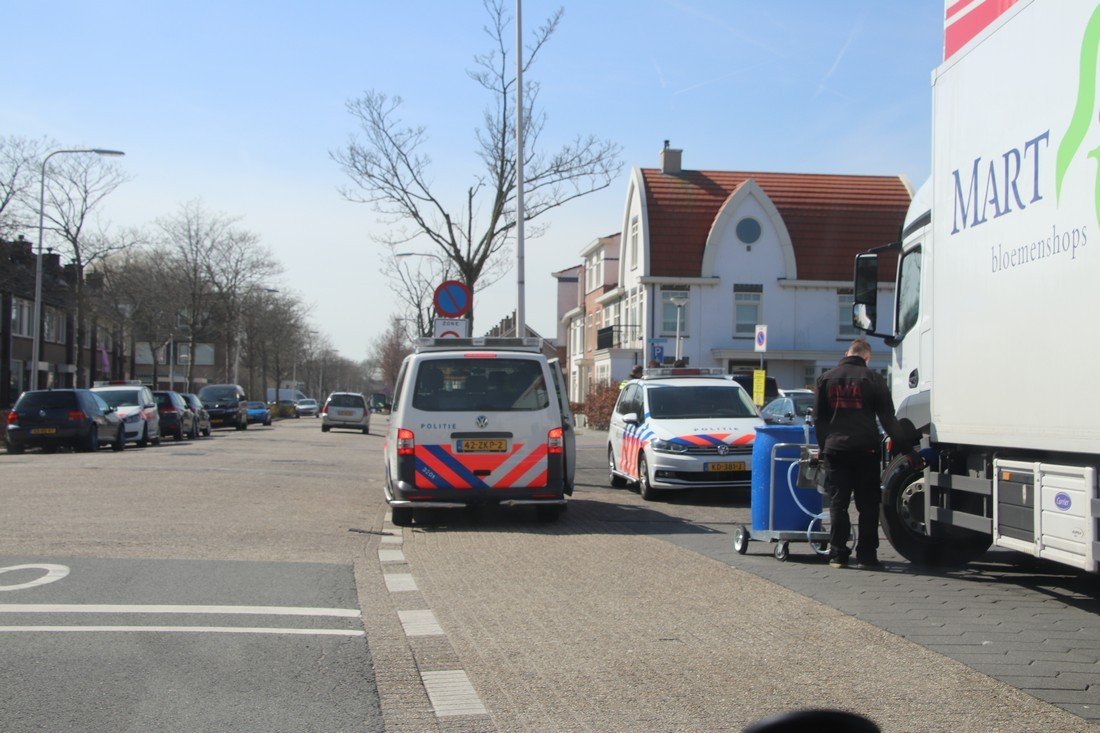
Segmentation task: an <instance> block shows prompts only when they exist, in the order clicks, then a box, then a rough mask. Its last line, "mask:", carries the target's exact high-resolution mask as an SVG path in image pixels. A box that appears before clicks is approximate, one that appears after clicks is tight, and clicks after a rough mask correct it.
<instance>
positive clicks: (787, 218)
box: [641, 168, 910, 281]
mask: <svg viewBox="0 0 1100 733" xmlns="http://www.w3.org/2000/svg"><path fill="white" fill-rule="evenodd" d="M641 172H642V177H643V179H644V181H645V189H646V206H647V208H648V212H649V242H650V252H649V263H650V272H649V274H650V275H665V276H675V277H698V276H699V275H701V274H702V271H701V270H702V264H703V248H704V246H705V245H706V241H707V235H708V234H709V233H710V229H711V226H712V225H713V224H714V220H715V218H716V217H717V216H718V212H719V210H720V209H721V208H722V205H723V204H724V203H725V202H726V200H727V199H728V198H729V197H730V195H732V194H733V193H734V192H735V191H736V190H737V188H738V187H739V186H740V185H741V184H743V183H744V182H745V181H747V180H748V179H750V178H752V179H753V180H755V181H756V183H757V185H759V186H760V188H761V189H763V190H764V193H766V194H767V195H768V197H769V198H770V199H771V200H772V203H773V204H775V207H776V209H778V211H779V215H780V216H782V217H783V221H784V223H785V224H786V225H787V231H788V232H789V234H790V236H791V243H792V244H793V245H794V254H795V261H796V263H797V267H798V279H799V280H845V281H847V280H851V279H852V268H853V259H854V258H855V255H856V254H857V253H858V252H862V251H863V250H866V249H870V248H871V247H876V246H878V245H880V244H886V243H887V242H892V241H895V240H896V239H897V238H898V235H899V232H900V230H901V225H902V222H904V221H905V211H906V209H907V208H908V207H909V200H910V196H909V191H908V190H907V189H906V187H905V184H904V183H903V182H902V180H901V178H899V177H897V176H841V175H824V174H811V173H748V172H736V171H690V170H685V171H682V172H681V173H678V174H664V173H661V171H660V170H658V169H655V168H643V169H641ZM880 259H887V258H880ZM889 259H891V262H890V263H887V262H883V263H882V265H883V267H882V269H881V270H880V272H882V273H887V272H890V271H891V270H889V269H887V268H889V267H892V258H889ZM886 278H887V279H889V275H886Z"/></svg>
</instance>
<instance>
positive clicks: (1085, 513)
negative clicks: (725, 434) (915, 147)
mask: <svg viewBox="0 0 1100 733" xmlns="http://www.w3.org/2000/svg"><path fill="white" fill-rule="evenodd" d="M945 17H946V31H945V54H944V55H945V60H944V63H943V65H942V66H940V67H939V68H938V69H937V70H936V71H935V72H934V74H933V81H932V87H933V95H932V96H933V123H932V128H933V139H932V173H931V177H930V179H929V181H928V182H927V183H926V184H925V185H924V186H923V187H922V188H921V189H920V190H919V191H918V192H917V194H916V195H915V196H914V199H913V203H912V207H911V208H910V210H909V213H908V215H907V216H906V220H905V224H904V226H903V230H902V233H901V241H899V242H895V243H892V244H887V245H884V246H883V247H879V248H877V249H875V250H872V251H870V252H867V253H864V254H861V255H859V256H858V257H857V259H856V268H855V269H856V273H855V287H854V290H855V298H854V300H855V305H854V307H853V321H854V322H855V323H856V325H857V327H859V328H861V329H862V330H864V331H867V332H868V333H869V335H871V336H880V337H884V338H885V339H886V343H887V344H888V345H889V346H891V347H892V348H893V357H892V364H891V384H892V390H893V397H894V404H895V406H896V408H897V410H898V417H899V418H902V419H906V420H909V421H910V422H911V423H912V425H913V426H914V427H915V428H916V429H918V430H919V432H920V435H921V443H920V445H919V446H918V452H916V453H911V454H909V455H903V456H900V457H898V458H897V459H895V460H894V461H893V462H892V463H890V464H889V465H888V466H887V468H886V470H885V472H884V474H883V492H884V493H883V512H882V526H883V528H884V531H885V533H886V535H887V538H888V539H889V541H890V543H891V544H892V545H893V546H894V547H895V549H897V550H898V551H899V552H900V553H901V554H902V555H904V556H905V557H906V558H908V559H910V560H912V561H914V562H925V563H963V562H967V561H969V560H971V559H973V558H975V557H977V556H978V555H979V554H981V553H982V552H984V551H985V550H986V549H987V548H988V547H989V546H990V545H994V546H998V547H1005V548H1010V549H1013V550H1019V551H1022V552H1026V553H1029V554H1031V555H1034V556H1037V557H1042V558H1048V559H1051V560H1054V561H1058V562H1061V563H1065V564H1067V565H1072V566H1074V567H1077V568H1082V569H1084V570H1087V571H1089V572H1096V571H1097V561H1098V560H1100V535H1098V526H1097V523H1098V519H1100V498H1098V494H1097V470H1098V468H1100V385H1097V384H1096V383H1094V382H1093V380H1095V379H1097V376H1098V359H1100V347H1098V346H1097V344H1096V343H1095V342H1094V341H1093V336H1092V334H1093V333H1094V332H1093V328H1095V327H1096V326H1095V324H1096V321H1095V320H1094V319H1095V318H1096V317H1097V316H1098V315H1100V240H1098V239H1097V237H1100V168H1098V164H1100V123H1098V120H1097V112H1098V104H1097V102H1098V96H1097V63H1098V50H1100V4H1098V3H1097V2H1095V1H1090V0H1016V2H1011V0H1000V1H999V2H981V3H973V2H970V3H968V2H962V1H959V0H948V2H947V3H946V12H945ZM880 256H882V257H883V258H886V257H890V258H892V257H893V256H897V258H898V260H897V269H896V283H895V290H894V292H895V298H894V301H895V302H894V317H893V329H892V333H885V334H883V333H876V332H875V321H876V315H877V313H876V301H877V291H878V287H879V279H880V278H879V262H878V260H879V258H880ZM884 264H885V263H884Z"/></svg>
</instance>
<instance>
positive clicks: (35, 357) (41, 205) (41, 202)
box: [31, 148, 126, 389]
mask: <svg viewBox="0 0 1100 733" xmlns="http://www.w3.org/2000/svg"><path fill="white" fill-rule="evenodd" d="M74 153H95V154H96V155H102V156H107V157H117V156H121V155H126V153H124V152H122V151H121V150H107V149H106V148H77V149H71V150H70V149H66V150H55V151H53V152H52V153H50V154H49V155H47V156H46V157H45V158H43V159H42V169H41V171H40V172H39V189H38V257H37V258H36V262H35V266H34V341H33V342H32V343H33V346H32V347H31V385H32V388H33V389H38V388H39V386H40V385H39V379H38V376H39V368H38V367H39V360H40V359H41V358H42V234H43V231H44V229H45V224H46V164H47V163H48V162H49V161H50V158H52V157H53V156H55V155H69V154H74ZM77 348H78V349H79V348H80V344H77Z"/></svg>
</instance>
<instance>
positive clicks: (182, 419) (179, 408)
mask: <svg viewBox="0 0 1100 733" xmlns="http://www.w3.org/2000/svg"><path fill="white" fill-rule="evenodd" d="M153 401H154V402H156V403H157V412H159V413H160V434H161V435H171V436H172V437H173V438H175V439H176V441H177V442H178V441H181V440H183V439H184V438H197V437H199V431H198V428H196V427H195V413H193V412H191V408H190V407H188V406H187V403H186V402H185V401H184V399H183V397H182V396H180V393H179V392H172V391H171V390H163V391H157V392H154V393H153Z"/></svg>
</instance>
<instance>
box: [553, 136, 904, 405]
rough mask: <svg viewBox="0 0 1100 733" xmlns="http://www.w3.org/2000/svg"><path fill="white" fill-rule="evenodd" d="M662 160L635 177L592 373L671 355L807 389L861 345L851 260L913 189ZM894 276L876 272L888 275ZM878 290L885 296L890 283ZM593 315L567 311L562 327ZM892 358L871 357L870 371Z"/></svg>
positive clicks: (897, 220) (895, 221)
mask: <svg viewBox="0 0 1100 733" xmlns="http://www.w3.org/2000/svg"><path fill="white" fill-rule="evenodd" d="M660 162H661V165H660V167H659V168H638V167H636V168H634V169H633V171H632V172H631V175H630V179H629V182H628V185H627V196H626V204H625V207H624V213H623V220H622V224H623V226H622V236H621V252H620V254H619V259H618V273H617V274H616V276H615V278H614V279H615V283H616V284H615V286H614V287H611V288H609V289H607V290H606V291H605V292H603V293H602V294H600V295H599V296H598V297H597V298H595V299H594V305H596V306H599V307H601V308H602V310H603V315H602V316H601V319H600V320H601V322H602V323H604V324H609V323H610V324H614V325H615V326H617V327H618V328H617V329H616V330H615V331H614V332H613V338H612V339H611V340H610V342H604V343H602V344H601V345H602V346H604V347H605V348H603V349H601V348H597V349H596V350H595V352H594V353H593V355H592V358H593V361H594V364H595V363H600V362H601V361H606V363H607V364H608V365H609V371H608V378H609V379H610V380H611V381H614V380H617V379H621V378H622V377H623V376H625V375H626V374H627V373H628V371H629V368H630V366H631V365H632V364H634V363H648V362H650V361H651V360H654V359H656V360H657V361H658V362H660V363H663V364H671V363H673V362H674V361H675V359H676V354H677V352H679V353H680V355H681V357H682V358H683V360H684V361H685V362H686V363H687V364H689V365H691V366H702V367H720V368H722V369H723V370H726V371H730V372H732V371H739V370H742V369H755V368H759V367H760V365H761V361H763V364H764V368H765V369H766V370H767V371H768V373H769V375H771V376H774V377H776V379H777V380H778V381H779V384H780V385H781V386H783V387H801V386H804V385H807V384H812V383H813V382H814V380H815V379H816V377H817V376H818V375H819V374H820V373H821V372H822V371H824V370H825V369H828V368H831V367H832V366H835V364H836V362H837V360H838V359H839V357H840V356H841V355H842V354H843V352H844V350H845V348H846V346H847V344H848V342H850V341H851V340H852V339H853V338H855V337H856V336H858V335H859V334H858V333H857V332H856V331H855V329H854V328H853V327H852V325H851V304H852V292H851V287H852V272H853V263H854V258H855V255H856V254H857V253H858V252H861V251H864V250H866V249H870V248H871V247H876V246H879V245H882V244H886V243H887V242H892V241H895V240H896V239H897V238H898V236H899V234H900V231H901V226H902V223H903V221H904V218H905V212H906V210H907V208H908V206H909V202H910V199H911V197H912V189H911V187H910V186H909V184H908V183H907V182H906V181H905V180H904V179H903V178H902V177H900V176H856V175H823V174H799V173H767V172H760V173H750V172H735V171H703V170H684V169H683V168H682V167H681V165H680V162H681V151H680V150H676V149H671V148H668V147H667V143H666V147H665V149H664V150H663V151H662V152H661V156H660ZM590 247H591V245H590V246H589V248H586V249H585V250H583V251H582V256H584V253H585V252H588V251H589V249H590ZM884 259H886V258H884ZM891 260H892V258H891ZM892 266H893V261H890V262H884V264H883V274H884V275H886V277H887V278H890V276H891V275H892V270H891V269H890V268H891V267H892ZM881 294H882V295H884V296H890V294H891V286H890V284H889V282H883V283H882V285H881ZM586 305H587V302H586ZM590 315H591V314H590V313H589V312H585V313H583V314H580V313H575V314H572V315H571V316H570V318H569V322H570V326H571V327H572V328H577V327H578V325H577V321H578V319H582V318H583V319H587V318H589V317H590ZM881 315H882V318H883V321H882V324H881V325H882V327H883V328H889V326H890V325H891V324H890V320H891V319H890V317H889V315H888V314H887V313H882V314H881ZM757 325H766V326H767V344H766V346H767V351H766V352H765V353H764V354H761V353H758V352H756V350H755V344H754V336H755V334H756V327H757ZM677 333H679V338H677ZM570 344H571V345H572V344H573V341H572V340H571V341H570ZM586 346H587V344H586ZM762 356H763V359H762V358H761V357H762ZM570 359H571V360H573V361H575V360H576V356H575V355H574V354H573V353H571V355H570ZM888 360H889V355H888V353H887V350H886V349H878V350H876V353H875V357H874V361H873V365H877V366H878V367H880V368H884V367H885V366H886V364H887V363H888ZM578 386H580V385H578ZM585 392H586V390H585V391H582V394H583V393H585Z"/></svg>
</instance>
